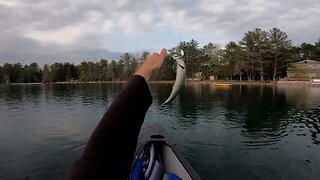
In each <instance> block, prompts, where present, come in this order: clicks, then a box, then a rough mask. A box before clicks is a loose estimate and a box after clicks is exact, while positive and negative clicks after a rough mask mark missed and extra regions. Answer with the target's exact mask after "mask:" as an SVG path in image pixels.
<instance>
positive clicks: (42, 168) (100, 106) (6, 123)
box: [0, 84, 320, 180]
mask: <svg viewBox="0 0 320 180" xmlns="http://www.w3.org/2000/svg"><path fill="white" fill-rule="evenodd" d="M122 87H123V85H122V84H79V85H11V86H7V85H1V86H0V179H6V180H10V179H63V177H64V175H65V173H66V171H67V169H68V168H69V167H70V165H71V163H72V161H73V160H75V159H76V158H77V157H79V156H80V154H81V152H82V151H83V149H84V146H85V144H86V142H87V140H88V138H89V136H90V134H91V132H92V131H93V129H94V128H95V126H96V125H97V123H98V121H99V120H100V118H101V117H102V115H103V113H104V111H105V110H106V108H107V107H108V106H109V105H110V103H111V102H112V100H113V99H114V98H115V96H116V95H117V94H118V93H119V90H120V89H121V88H122ZM150 89H151V92H152V96H153V98H154V100H153V104H152V106H151V107H150V109H149V111H148V113H147V115H146V119H145V123H144V125H143V128H142V132H141V137H142V136H143V135H144V134H145V133H146V131H147V129H148V126H150V125H152V124H153V123H154V122H155V121H160V122H161V123H162V124H163V125H164V127H165V128H166V129H167V131H168V132H169V133H170V134H171V135H173V136H174V138H175V141H176V143H177V146H178V149H179V150H180V151H181V152H182V154H183V155H184V156H185V157H186V159H187V160H188V161H189V162H190V164H191V165H192V166H193V167H194V169H195V170H196V171H197V172H198V173H199V175H200V176H201V177H202V178H203V179H320V88H319V87H300V88H299V87H281V86H278V87H272V86H270V87H269V86H250V85H246V86H243V85H242V86H240V85H238V86H232V88H229V89H225V88H224V89H219V88H214V87H212V86H210V85H209V84H193V85H186V87H185V88H184V89H183V90H182V92H181V94H180V96H179V97H177V98H176V99H175V100H174V101H173V103H172V104H170V105H168V106H164V107H162V106H160V104H161V103H162V102H164V101H165V99H166V98H167V97H168V95H169V93H170V91H171V85H169V84H151V85H150ZM141 137H140V138H141Z"/></svg>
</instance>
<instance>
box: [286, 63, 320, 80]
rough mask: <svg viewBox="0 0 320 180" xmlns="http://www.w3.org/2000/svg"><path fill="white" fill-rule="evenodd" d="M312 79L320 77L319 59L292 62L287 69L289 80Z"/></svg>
mask: <svg viewBox="0 0 320 180" xmlns="http://www.w3.org/2000/svg"><path fill="white" fill-rule="evenodd" d="M312 79H320V62H319V61H313V60H303V61H299V62H296V63H292V64H291V65H290V67H289V68H288V70H287V80H289V81H309V80H312Z"/></svg>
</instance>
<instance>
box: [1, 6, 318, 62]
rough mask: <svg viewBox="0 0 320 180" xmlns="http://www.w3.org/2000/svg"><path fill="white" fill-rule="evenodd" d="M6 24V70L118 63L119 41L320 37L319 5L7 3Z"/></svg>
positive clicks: (3, 20)
mask: <svg viewBox="0 0 320 180" xmlns="http://www.w3.org/2000/svg"><path fill="white" fill-rule="evenodd" d="M0 17H1V21H0V29H1V31H0V64H2V63H3V62H5V61H11V62H17V61H20V62H30V61H37V62H43V63H45V62H53V61H64V60H65V61H76V60H84V59H98V58H114V57H116V56H118V55H119V54H120V53H118V52H112V51H109V50H107V49H113V50H116V51H124V50H123V49H121V47H119V46H116V45H115V44H114V41H116V42H117V43H116V44H118V45H119V44H121V42H122V41H124V37H125V36H127V37H134V36H136V35H141V34H143V33H151V34H157V33H159V32H169V33H174V32H177V31H180V32H181V33H182V34H192V35H195V34H196V35H197V37H203V38H202V39H208V41H211V42H215V43H221V44H224V43H226V42H228V41H230V40H235V41H237V40H240V39H241V37H242V35H243V33H244V32H246V31H248V30H250V29H253V28H255V27H261V28H264V29H269V28H272V27H279V28H280V29H282V30H283V31H286V32H287V33H288V35H289V37H290V38H291V39H292V40H293V42H294V43H295V44H299V43H301V42H314V41H316V40H317V39H318V38H320V25H319V22H320V21H319V17H320V2H319V1H318V0H305V1H301V0H290V1H289V0H283V1H279V0H255V1H245V0H225V1H218V0H199V1H197V0H184V1H182V0H178V1H170V0H161V1H157V2H153V1H149V0H136V1H133V0H117V1H111V0H109V1H106V0H90V1H89V0H69V1H65V0H55V1H44V0H12V1H5V0H0ZM117 37H120V38H119V39H115V38H117ZM121 37H122V38H121ZM161 38H162V39H165V38H172V37H161ZM187 38H188V39H191V38H194V37H189V36H188V37H185V39H187ZM209 38H211V39H209ZM119 42H120V43H119ZM122 43H126V42H122ZM204 43H207V42H204ZM135 48H136V47H132V49H134V50H139V49H135ZM138 48H140V49H143V48H149V47H148V46H147V45H146V46H145V47H143V46H141V47H138Z"/></svg>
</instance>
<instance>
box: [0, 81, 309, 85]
mask: <svg viewBox="0 0 320 180" xmlns="http://www.w3.org/2000/svg"><path fill="white" fill-rule="evenodd" d="M174 82H175V81H174V80H168V81H148V84H173V83H174ZM124 83H127V81H91V82H52V83H9V84H0V85H2V86H5V85H57V84H70V85H72V84H124ZM214 83H216V84H231V85H260V86H276V85H292V86H294V85H299V86H301V85H305V86H308V85H309V84H308V83H309V81H270V82H261V81H223V80H221V81H195V80H194V81H190V80H188V81H186V85H192V84H212V85H213V84H214Z"/></svg>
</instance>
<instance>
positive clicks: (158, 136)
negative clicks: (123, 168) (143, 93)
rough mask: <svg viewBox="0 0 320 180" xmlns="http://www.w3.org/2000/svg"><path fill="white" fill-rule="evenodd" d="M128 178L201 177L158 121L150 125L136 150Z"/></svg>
mask: <svg viewBox="0 0 320 180" xmlns="http://www.w3.org/2000/svg"><path fill="white" fill-rule="evenodd" d="M129 179H130V180H138V179H150V180H151V179H152V180H155V179H159V180H162V179H168V180H170V179H173V180H179V179H183V180H185V179H186V180H189V179H194V180H198V179H201V178H200V176H199V175H198V174H197V173H196V171H195V170H194V169H193V168H192V167H191V166H190V164H189V163H188V162H187V160H186V159H185V158H184V157H183V156H182V154H181V153H180V152H179V151H178V150H177V148H176V147H175V144H174V143H173V140H172V139H171V138H170V137H169V136H168V135H167V134H166V132H165V130H164V129H163V127H162V126H161V124H159V123H155V124H153V125H152V126H151V127H150V131H149V133H148V134H147V136H146V140H145V141H144V142H143V143H142V144H141V146H140V147H139V148H138V149H137V151H136V156H135V160H134V164H133V166H132V169H131V174H130V178H129Z"/></svg>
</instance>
